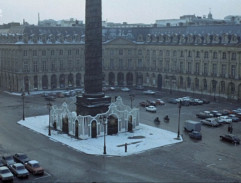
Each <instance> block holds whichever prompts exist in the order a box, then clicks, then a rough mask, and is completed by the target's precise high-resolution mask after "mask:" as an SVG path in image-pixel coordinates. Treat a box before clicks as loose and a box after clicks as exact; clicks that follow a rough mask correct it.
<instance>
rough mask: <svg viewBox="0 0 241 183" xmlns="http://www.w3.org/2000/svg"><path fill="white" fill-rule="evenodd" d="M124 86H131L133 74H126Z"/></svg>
mask: <svg viewBox="0 0 241 183" xmlns="http://www.w3.org/2000/svg"><path fill="white" fill-rule="evenodd" d="M126 84H127V86H133V74H132V73H131V72H128V73H127V74H126Z"/></svg>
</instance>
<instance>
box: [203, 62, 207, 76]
mask: <svg viewBox="0 0 241 183" xmlns="http://www.w3.org/2000/svg"><path fill="white" fill-rule="evenodd" d="M203 72H204V74H205V75H207V74H208V63H204V68H203Z"/></svg>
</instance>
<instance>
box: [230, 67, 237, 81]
mask: <svg viewBox="0 0 241 183" xmlns="http://www.w3.org/2000/svg"><path fill="white" fill-rule="evenodd" d="M235 75H236V66H235V65H232V66H231V77H233V78H234V77H235Z"/></svg>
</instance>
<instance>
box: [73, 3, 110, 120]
mask: <svg viewBox="0 0 241 183" xmlns="http://www.w3.org/2000/svg"><path fill="white" fill-rule="evenodd" d="M85 11H86V15H85V76H84V85H85V86H84V88H85V93H84V94H83V96H78V97H77V103H76V105H77V114H78V115H92V116H95V115H96V114H98V113H103V112H106V111H107V110H108V106H109V105H110V103H111V98H110V97H107V96H105V94H104V93H103V92H102V78H103V76H102V4H101V0H86V10H85Z"/></svg>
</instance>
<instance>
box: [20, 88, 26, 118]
mask: <svg viewBox="0 0 241 183" xmlns="http://www.w3.org/2000/svg"><path fill="white" fill-rule="evenodd" d="M21 96H22V100H23V120H25V116H24V97H25V92H24V91H23V92H22V95H21Z"/></svg>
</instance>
